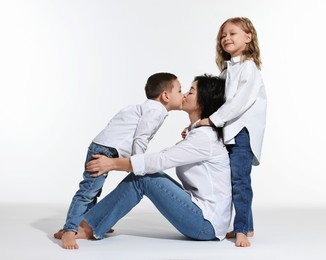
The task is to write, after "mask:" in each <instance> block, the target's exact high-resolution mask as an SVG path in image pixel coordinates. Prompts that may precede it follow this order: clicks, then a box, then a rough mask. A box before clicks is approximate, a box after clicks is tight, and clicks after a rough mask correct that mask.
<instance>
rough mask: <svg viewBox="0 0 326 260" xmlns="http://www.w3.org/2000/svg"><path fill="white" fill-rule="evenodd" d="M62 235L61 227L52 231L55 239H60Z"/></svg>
mask: <svg viewBox="0 0 326 260" xmlns="http://www.w3.org/2000/svg"><path fill="white" fill-rule="evenodd" d="M62 235H63V229H60V230H59V231H58V232H56V233H54V234H53V236H54V238H56V239H61V238H62Z"/></svg>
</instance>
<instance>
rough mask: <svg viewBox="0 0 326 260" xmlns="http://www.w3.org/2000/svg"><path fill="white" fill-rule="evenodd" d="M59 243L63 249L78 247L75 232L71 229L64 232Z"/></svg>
mask: <svg viewBox="0 0 326 260" xmlns="http://www.w3.org/2000/svg"><path fill="white" fill-rule="evenodd" d="M61 244H62V247H63V248H64V249H78V248H79V246H78V244H77V242H76V233H75V232H74V231H71V230H68V231H66V232H64V233H63V234H62V237H61Z"/></svg>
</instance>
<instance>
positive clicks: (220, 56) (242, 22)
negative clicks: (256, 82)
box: [215, 17, 261, 71]
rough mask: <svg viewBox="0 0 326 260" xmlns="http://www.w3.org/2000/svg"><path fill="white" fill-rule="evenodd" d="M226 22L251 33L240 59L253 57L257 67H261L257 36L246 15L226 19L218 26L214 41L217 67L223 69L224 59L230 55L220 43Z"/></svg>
mask: <svg viewBox="0 0 326 260" xmlns="http://www.w3.org/2000/svg"><path fill="white" fill-rule="evenodd" d="M227 23H233V24H235V25H237V26H239V27H240V28H241V29H242V30H243V31H244V32H245V33H250V34H251V42H250V43H248V45H247V48H246V49H245V50H244V51H243V53H242V57H241V59H242V60H243V61H244V60H248V59H253V61H254V62H255V64H256V66H257V68H258V69H260V67H261V60H260V50H259V46H258V37H257V32H256V29H255V27H254V25H253V24H252V22H251V21H250V20H249V19H248V18H246V17H234V18H229V19H227V20H226V21H225V22H224V23H223V24H222V25H221V27H220V30H219V32H218V34H217V39H216V40H217V43H216V59H215V61H216V64H217V67H218V68H219V69H220V70H221V71H222V70H224V69H225V63H224V61H226V60H230V59H231V55H230V54H229V53H227V52H225V51H224V50H223V48H222V44H221V37H222V31H223V29H224V26H225V25H226V24H227Z"/></svg>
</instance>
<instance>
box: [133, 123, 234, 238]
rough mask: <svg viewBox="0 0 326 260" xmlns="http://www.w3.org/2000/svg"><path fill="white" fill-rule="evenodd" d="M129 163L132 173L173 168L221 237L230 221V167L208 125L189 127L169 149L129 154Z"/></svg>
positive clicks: (221, 144) (226, 153) (147, 172)
mask: <svg viewBox="0 0 326 260" xmlns="http://www.w3.org/2000/svg"><path fill="white" fill-rule="evenodd" d="M131 164H132V168H133V172H134V173H135V174H136V175H145V174H150V173H155V172H159V171H162V170H165V169H169V168H172V167H176V173H177V176H178V178H179V179H180V181H181V183H182V185H183V187H184V189H185V190H186V191H187V192H188V193H189V194H190V196H191V198H192V201H193V202H194V203H195V204H196V205H197V206H198V207H199V208H200V209H201V210H202V212H203V215H204V218H205V219H207V220H209V221H210V222H211V223H212V225H213V227H214V230H215V235H216V237H217V238H219V239H224V238H225V234H226V233H227V231H228V227H229V224H230V220H231V201H232V194H231V170H230V162H229V155H228V152H227V150H226V148H225V145H224V144H223V143H222V142H221V141H219V140H218V139H217V133H216V132H215V131H214V130H213V128H212V127H209V126H203V127H198V128H193V129H192V130H191V131H190V132H189V133H188V134H187V136H186V138H185V139H184V140H182V141H180V142H179V143H177V144H175V145H174V146H172V147H170V148H167V149H164V150H162V151H161V152H158V153H145V154H137V155H134V156H132V157H131Z"/></svg>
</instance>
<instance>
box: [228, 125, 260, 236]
mask: <svg viewBox="0 0 326 260" xmlns="http://www.w3.org/2000/svg"><path fill="white" fill-rule="evenodd" d="M227 148H228V151H229V156H230V164H231V180H232V199H233V205H234V209H235V217H234V223H233V226H234V233H235V234H236V233H243V234H245V235H247V233H248V232H250V231H253V230H254V227H253V217H252V209H251V204H252V197H253V192H252V188H251V177H250V173H251V167H252V160H253V153H252V151H251V148H250V137H249V132H248V130H247V128H243V129H242V130H241V131H240V132H239V133H238V134H237V135H236V137H235V144H233V145H228V146H227Z"/></svg>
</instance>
